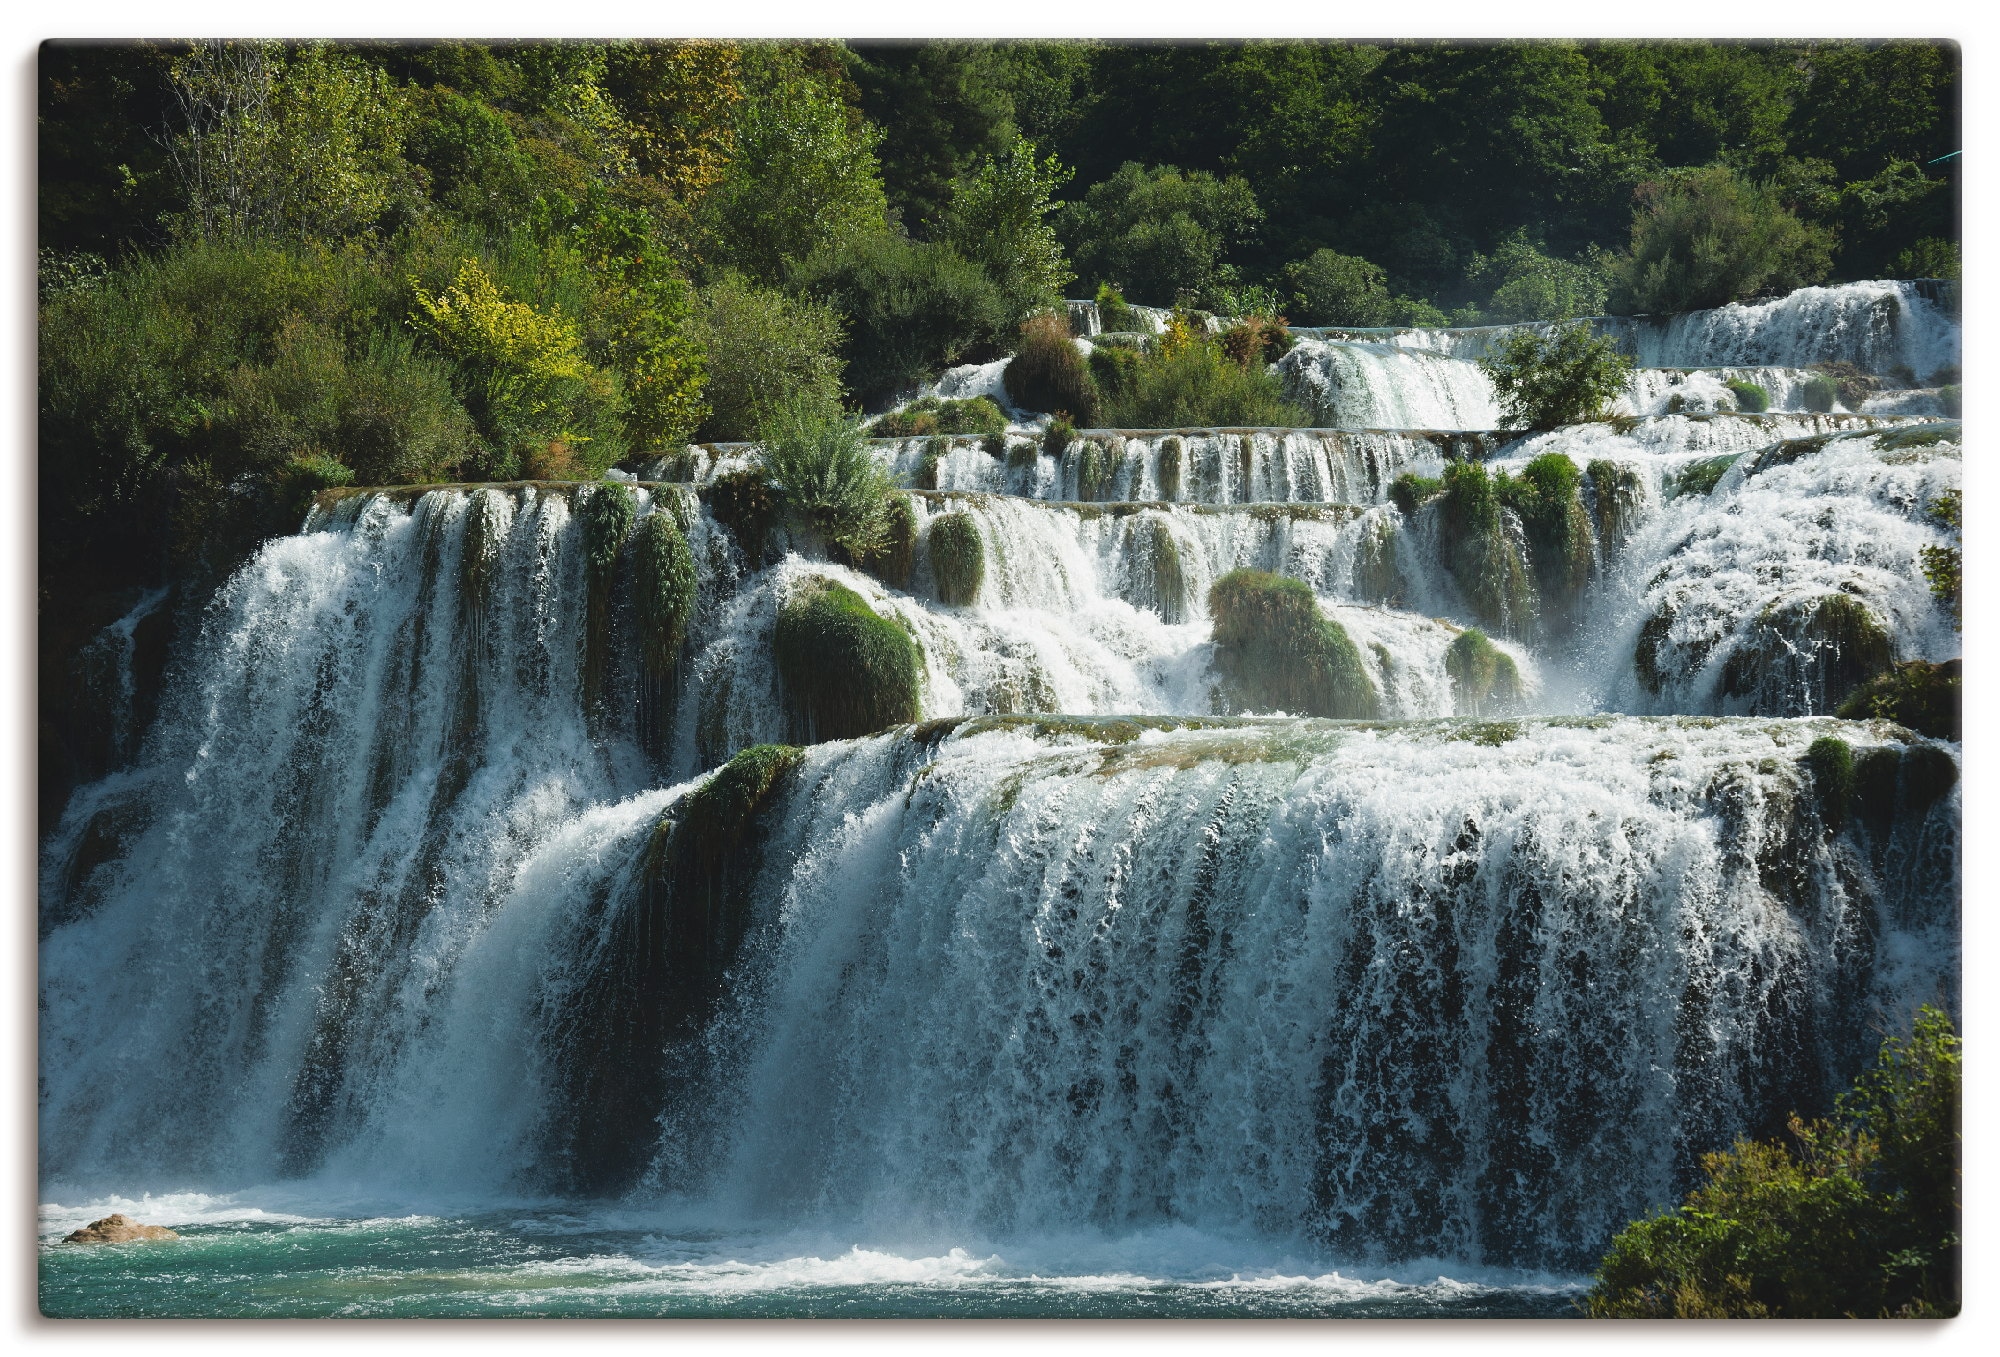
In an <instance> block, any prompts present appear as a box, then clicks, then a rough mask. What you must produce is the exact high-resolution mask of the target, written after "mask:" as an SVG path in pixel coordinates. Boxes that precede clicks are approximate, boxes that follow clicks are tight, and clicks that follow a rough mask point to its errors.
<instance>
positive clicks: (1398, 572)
mask: <svg viewBox="0 0 2000 1357" xmlns="http://www.w3.org/2000/svg"><path fill="white" fill-rule="evenodd" d="M1401 531H1402V530H1401V529H1400V528H1398V527H1397V526H1396V520H1395V519H1393V518H1391V517H1389V516H1388V515H1386V514H1377V515H1375V516H1374V517H1373V518H1371V519H1369V520H1368V521H1367V522H1365V523H1363V524H1362V525H1361V532H1360V536H1359V537H1358V538H1357V539H1356V541H1355V543H1354V596H1355V597H1356V598H1358V599H1360V600H1361V601H1362V602H1364V603H1395V602H1396V601H1397V600H1399V599H1401V598H1402V597H1403V595H1404V593H1405V592H1406V591H1407V589H1408V585H1407V584H1406V583H1405V582H1404V579H1403V568H1402V566H1401V565H1400V564H1398V563H1397V560H1396V539H1397V537H1399V536H1400V535H1401Z"/></svg>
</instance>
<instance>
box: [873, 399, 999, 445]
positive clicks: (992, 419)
mask: <svg viewBox="0 0 2000 1357" xmlns="http://www.w3.org/2000/svg"><path fill="white" fill-rule="evenodd" d="M1006 432H1007V416H1006V415H1004V414H1002V413H1001V411H1000V407H999V406H997V405H995V404H994V403H993V402H992V401H990V400H988V399H987V398H986V397H984V396H973V397H971V398H970V399H968V400H940V399H938V398H937V397H936V396H925V397H923V398H922V399H921V400H913V401H911V402H910V403H909V404H908V405H905V406H904V407H903V408H902V409H900V410H891V411H890V412H889V413H888V414H886V415H883V416H882V417H881V418H880V419H878V420H876V421H875V422H874V423H873V424H871V425H869V426H868V433H869V435H870V436H871V437H874V438H922V437H925V436H927V435H930V434H977V435H979V436H980V437H982V438H993V437H997V436H1000V435H1004V434H1005V433H1006ZM989 450H990V449H989Z"/></svg>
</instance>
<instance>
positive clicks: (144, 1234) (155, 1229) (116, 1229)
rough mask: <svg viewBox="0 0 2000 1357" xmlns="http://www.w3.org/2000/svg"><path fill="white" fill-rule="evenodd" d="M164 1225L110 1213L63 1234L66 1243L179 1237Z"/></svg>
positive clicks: (133, 1240)
mask: <svg viewBox="0 0 2000 1357" xmlns="http://www.w3.org/2000/svg"><path fill="white" fill-rule="evenodd" d="M179 1238H180V1236H179V1235H178V1234H176V1233H175V1232H174V1231H172V1230H169V1229H168V1228H167V1227H166V1226H164V1225H141V1224H140V1223H139V1222H138V1221H136V1220H133V1219H132V1218H131V1217H129V1216H121V1215H110V1216H106V1217H105V1218H104V1219H103V1220H93V1221H91V1222H90V1224H88V1225H86V1226H84V1227H83V1228H82V1229H81V1230H72V1231H70V1232H69V1233H68V1234H66V1235H64V1236H63V1243H65V1244H133V1243H138V1242H141V1241H144V1240H152V1239H179Z"/></svg>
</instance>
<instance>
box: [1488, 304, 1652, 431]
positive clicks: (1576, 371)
mask: <svg viewBox="0 0 2000 1357" xmlns="http://www.w3.org/2000/svg"><path fill="white" fill-rule="evenodd" d="M1479 367H1480V370H1481V371H1483V372H1485V374H1486V375H1487V376H1488V377H1490V378H1492V379H1493V389H1494V392H1495V394H1497V395H1498V397H1499V399H1500V409H1501V412H1502V417H1503V418H1504V419H1505V420H1506V423H1507V425H1508V426H1509V427H1510V428H1516V429H1554V428H1558V427H1560V426H1561V425H1564V424H1581V423H1584V422H1585V421H1588V420H1593V419H1597V418H1600V417H1601V416H1602V414H1603V411H1604V406H1605V404H1606V403H1607V402H1609V401H1611V400H1613V399H1615V398H1616V397H1617V396H1618V395H1619V394H1620V393H1621V392H1623V391H1624V389H1625V383H1626V381H1627V380H1628V379H1629V378H1630V377H1631V375H1632V360H1631V358H1629V357H1627V356H1626V355H1625V354H1623V353H1621V352H1620V351H1619V349H1618V345H1617V342H1616V341H1615V340H1613V339H1611V338H1610V337H1609V336H1597V335H1593V334H1592V333H1591V331H1590V327H1589V326H1588V325H1585V324H1583V323H1581V322H1576V323H1573V324H1568V325H1558V326H1556V327H1555V329H1554V330H1553V331H1552V332H1550V333H1549V334H1546V335H1544V334H1539V333H1537V332H1535V331H1533V330H1520V331H1516V332H1515V333H1513V334H1510V335H1508V336H1507V338H1506V340H1505V341H1503V342H1502V343H1501V345H1500V348H1499V352H1497V353H1495V354H1492V355H1489V356H1488V357H1485V358H1481V359H1480V360H1479Z"/></svg>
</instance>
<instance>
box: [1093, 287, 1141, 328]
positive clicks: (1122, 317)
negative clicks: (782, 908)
mask: <svg viewBox="0 0 2000 1357" xmlns="http://www.w3.org/2000/svg"><path fill="white" fill-rule="evenodd" d="M1097 324H1098V328H1099V329H1101V330H1105V331H1113V332H1117V331H1126V332H1129V331H1132V330H1137V329H1139V328H1140V323H1139V313H1138V312H1136V311H1134V310H1133V309H1132V308H1131V306H1129V305H1128V304H1127V303H1126V301H1125V297H1124V294H1123V293H1121V292H1119V290H1118V289H1117V288H1115V287H1113V286H1112V285H1111V284H1109V283H1099V284H1098V285H1097Z"/></svg>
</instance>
